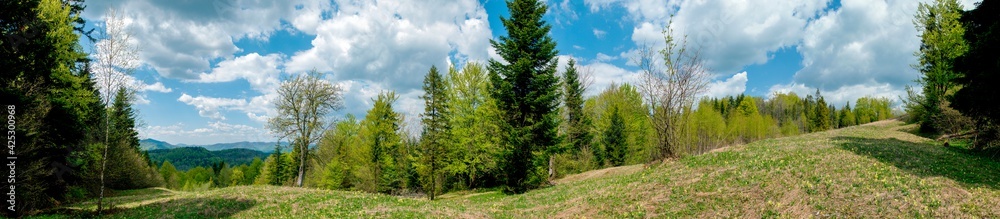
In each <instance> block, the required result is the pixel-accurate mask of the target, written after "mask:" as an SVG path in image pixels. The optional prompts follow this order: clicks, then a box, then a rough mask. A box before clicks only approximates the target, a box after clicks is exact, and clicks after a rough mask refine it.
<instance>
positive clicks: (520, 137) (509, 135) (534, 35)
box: [489, 0, 560, 193]
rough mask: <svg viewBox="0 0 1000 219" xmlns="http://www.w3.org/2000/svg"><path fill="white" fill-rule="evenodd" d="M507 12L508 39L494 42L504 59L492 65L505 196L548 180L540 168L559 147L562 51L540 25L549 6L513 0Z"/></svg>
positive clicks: (491, 78)
mask: <svg viewBox="0 0 1000 219" xmlns="http://www.w3.org/2000/svg"><path fill="white" fill-rule="evenodd" d="M507 8H509V9H510V18H503V17H501V18H500V22H501V23H502V24H503V26H504V28H505V29H506V30H507V35H506V36H500V39H499V41H495V40H490V44H491V45H493V47H494V48H496V49H497V54H499V55H500V57H502V58H503V60H490V64H489V70H490V81H491V83H492V84H493V89H492V92H491V93H490V94H491V95H492V96H493V98H494V99H496V101H497V106H498V108H499V109H500V111H501V115H502V118H503V120H504V121H503V123H504V124H502V125H501V126H502V127H501V128H502V129H503V130H504V133H505V136H503V137H502V138H503V139H502V145H503V146H502V147H503V150H502V152H501V157H502V159H500V160H501V164H500V169H501V171H502V173H503V176H502V178H503V181H504V185H505V191H506V192H513V193H523V192H525V191H527V190H528V189H531V188H533V187H536V186H538V185H540V184H541V183H543V182H545V181H546V176H545V172H544V168H540V166H543V165H544V162H545V161H546V160H547V159H546V158H547V156H548V153H547V152H548V151H549V150H550V149H551V148H552V147H556V146H557V144H559V142H560V140H559V136H558V135H557V132H556V127H557V126H558V115H557V114H556V107H558V101H559V91H558V88H559V79H558V78H557V77H556V76H555V72H556V64H557V59H556V54H558V51H556V49H555V47H556V43H555V41H554V40H553V39H552V37H551V36H549V35H548V33H549V30H550V29H551V28H552V27H551V26H550V25H548V24H546V22H545V21H543V20H542V16H543V15H544V14H545V11H546V10H547V8H548V7H546V5H545V3H543V2H539V1H537V0H513V1H507ZM502 61H503V62H502ZM504 62H506V63H504ZM535 153H541V154H542V155H543V157H536V156H535ZM539 158H541V159H539ZM550 167H551V165H550Z"/></svg>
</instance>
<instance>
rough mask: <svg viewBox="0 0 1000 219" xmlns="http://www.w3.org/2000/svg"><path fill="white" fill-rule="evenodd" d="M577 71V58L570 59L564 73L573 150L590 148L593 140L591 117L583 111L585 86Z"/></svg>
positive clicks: (568, 126) (570, 141)
mask: <svg viewBox="0 0 1000 219" xmlns="http://www.w3.org/2000/svg"><path fill="white" fill-rule="evenodd" d="M579 76H580V75H579V73H577V71H576V60H573V59H570V60H569V63H568V65H567V66H566V72H565V73H563V87H564V88H563V92H565V93H564V95H563V104H564V105H565V107H566V126H567V128H566V140H567V142H569V144H570V146H571V148H572V150H574V151H579V150H583V149H586V148H590V143H591V141H592V140H593V138H592V136H591V134H590V129H591V128H592V127H591V121H590V117H587V116H586V115H584V113H583V92H585V90H584V89H585V87H583V83H582V82H581V81H580V77H579Z"/></svg>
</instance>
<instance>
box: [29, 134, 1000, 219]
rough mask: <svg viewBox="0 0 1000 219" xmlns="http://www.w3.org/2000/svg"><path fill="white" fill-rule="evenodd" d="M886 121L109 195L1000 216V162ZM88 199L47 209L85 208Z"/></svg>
mask: <svg viewBox="0 0 1000 219" xmlns="http://www.w3.org/2000/svg"><path fill="white" fill-rule="evenodd" d="M911 129H913V126H907V125H903V124H902V123H900V122H896V121H885V122H878V123H873V124H868V125H864V126H858V127H851V128H846V129H840V130H833V131H828V132H821V133H812V134H807V135H801V136H795V137H786V138H779V139H770V140H764V141H759V142H754V143H751V144H748V145H740V146H733V147H729V148H726V149H724V150H718V151H715V152H713V153H708V154H704V155H699V156H691V157H685V158H682V159H677V160H671V161H667V162H664V163H663V164H659V165H655V166H652V167H644V166H642V165H636V166H626V167H617V168H609V169H603V170H595V171H591V172H587V173H582V174H578V175H571V176H567V177H565V178H563V179H560V180H558V181H556V185H555V186H551V187H547V188H543V189H537V190H533V191H531V192H528V193H525V194H521V195H504V194H501V193H498V192H496V191H488V190H486V191H462V192H455V193H451V194H445V195H442V196H441V199H440V200H437V201H433V202H432V201H427V200H425V199H414V198H404V197H395V196H387V195H379V194H368V193H362V192H345V191H328V190H317V189H305V188H288V187H273V186H241V187H231V188H224V189H216V190H210V191H204V192H197V193H196V192H174V191H169V190H164V189H146V190H139V191H131V192H129V193H122V194H118V195H119V196H117V197H114V198H110V199H108V200H109V202H112V203H116V205H117V206H118V207H119V209H117V210H116V212H115V213H114V214H112V215H110V216H111V217H112V218H145V217H157V218H218V217H236V218H261V217H266V218H272V217H274V218H357V217H391V218H412V217H434V218H455V217H459V218H525V217H526V218H552V217H556V218H568V217H572V218H579V217H598V218H607V217H613V218H645V217H655V218H661V217H666V218H674V217H698V218H703V217H713V218H714V217H782V218H785V217H795V218H800V217H893V218H897V217H944V218H956V217H961V218H965V217H1000V205H998V204H997V203H1000V163H997V162H995V161H992V160H989V159H984V158H980V157H977V156H972V155H968V154H966V153H964V152H963V151H962V150H961V149H954V148H944V147H941V146H940V145H937V144H935V143H934V142H931V141H930V140H928V139H926V138H923V137H919V136H916V135H913V134H910V133H908V132H907V131H908V130H911ZM93 208H94V202H85V203H80V204H77V205H74V206H71V208H69V209H70V210H64V211H62V212H60V213H61V214H54V215H45V216H42V217H46V218H68V217H78V216H80V215H74V214H75V213H74V212H78V211H79V210H80V209H93Z"/></svg>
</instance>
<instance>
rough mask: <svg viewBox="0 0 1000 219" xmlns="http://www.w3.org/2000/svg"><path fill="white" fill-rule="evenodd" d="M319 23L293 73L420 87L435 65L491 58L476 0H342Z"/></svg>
mask: <svg viewBox="0 0 1000 219" xmlns="http://www.w3.org/2000/svg"><path fill="white" fill-rule="evenodd" d="M338 3H339V4H338V5H337V6H338V7H337V9H338V11H336V12H335V13H333V14H332V15H331V17H330V19H327V20H324V21H322V22H321V23H320V24H319V25H318V27H317V31H316V32H317V36H316V38H315V39H314V40H313V41H312V46H313V47H312V48H310V49H308V50H305V51H300V52H296V53H295V55H293V56H292V57H291V59H290V61H289V62H288V63H286V70H287V71H288V72H301V71H307V70H310V69H313V68H315V69H317V70H319V71H324V72H333V73H334V78H335V79H336V80H340V81H344V80H369V81H373V82H377V83H384V84H387V85H388V86H390V87H392V88H394V89H396V90H408V89H416V88H418V87H419V84H420V81H421V79H422V76H423V74H422V73H423V72H425V71H426V70H427V69H429V68H430V66H431V65H432V64H433V65H437V66H438V67H442V66H445V64H446V62H445V60H446V58H448V57H449V54H450V53H454V54H455V55H454V56H452V58H454V59H457V60H458V61H459V63H462V62H465V61H468V60H486V58H487V57H489V56H490V55H489V52H488V48H489V39H491V38H492V34H491V32H490V30H489V23H488V21H487V16H486V11H485V9H484V8H483V7H482V6H481V5H479V3H478V2H476V1H472V0H462V1H457V2H454V1H447V2H438V3H433V2H416V1H374V2H373V1H352V2H350V3H346V2H338Z"/></svg>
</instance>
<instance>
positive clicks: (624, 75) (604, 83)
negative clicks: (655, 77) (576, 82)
mask: <svg viewBox="0 0 1000 219" xmlns="http://www.w3.org/2000/svg"><path fill="white" fill-rule="evenodd" d="M578 66H579V67H578V68H579V72H580V74H590V77H592V78H593V84H591V85H590V87H588V88H587V90H586V92H584V93H583V95H584V96H594V95H597V94H599V93H601V92H602V91H604V89H607V88H608V86H611V84H612V83H615V84H622V83H629V84H632V85H637V83H638V82H639V72H636V71H629V70H625V69H623V68H620V67H618V66H615V65H612V64H608V63H604V62H594V63H590V64H586V65H579V64H578Z"/></svg>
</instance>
